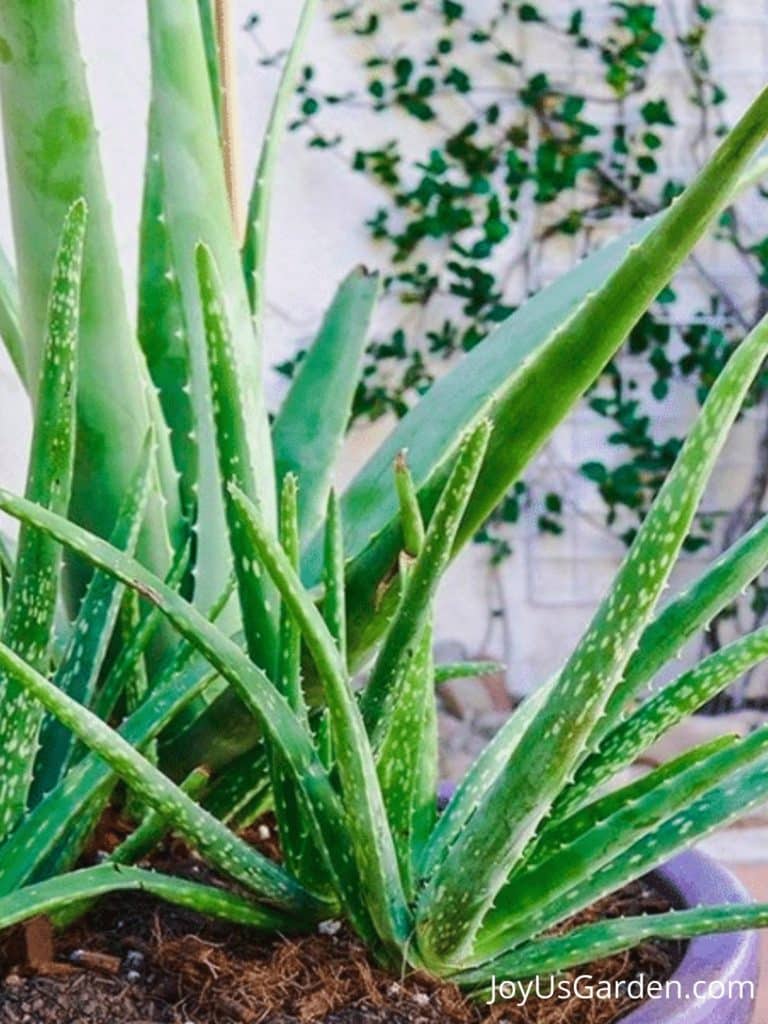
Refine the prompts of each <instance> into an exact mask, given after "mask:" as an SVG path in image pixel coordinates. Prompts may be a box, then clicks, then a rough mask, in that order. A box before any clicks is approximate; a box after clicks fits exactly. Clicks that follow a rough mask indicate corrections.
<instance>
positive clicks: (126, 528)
mask: <svg viewBox="0 0 768 1024" xmlns="http://www.w3.org/2000/svg"><path fill="white" fill-rule="evenodd" d="M152 444H153V441H152V438H151V437H148V438H147V440H146V441H145V443H144V450H143V452H142V458H141V462H140V464H139V466H138V467H137V469H136V474H135V476H134V479H133V483H132V487H131V489H130V490H129V491H128V492H127V493H126V495H125V496H124V498H123V502H122V505H121V507H120V512H119V516H118V520H117V522H116V523H115V527H114V529H113V531H112V536H111V538H110V541H111V543H112V544H114V546H115V547H117V548H120V549H121V550H124V551H128V552H129V553H130V554H133V552H134V550H135V548H136V542H137V541H138V537H139V530H140V528H141V524H142V521H143V519H144V512H145V510H146V506H147V498H148V497H149V488H150V484H151V476H150V471H151V466H152ZM122 597H123V588H122V587H121V586H120V585H119V584H118V583H117V582H116V581H115V580H114V579H113V578H112V577H111V576H107V575H106V574H104V573H98V572H97V573H94V575H93V576H92V577H91V581H90V583H89V584H88V589H87V590H86V592H85V597H84V598H83V601H82V603H81V605H80V610H79V611H78V614H77V618H76V619H75V623H74V626H73V630H72V637H71V639H70V642H69V645H68V646H67V649H66V651H65V653H64V657H63V658H62V660H61V661H60V662H59V665H58V667H57V669H56V673H55V675H54V678H53V682H54V685H56V686H57V687H58V688H59V689H60V690H62V691H63V692H64V693H67V694H69V696H70V697H72V698H73V699H74V700H76V701H77V702H78V703H80V704H87V705H90V703H91V701H92V699H93V695H94V693H95V690H96V683H97V680H98V678H99V673H100V672H101V667H102V665H103V663H104V658H105V656H106V653H107V647H108V645H109V642H110V639H111V637H112V630H113V628H114V625H115V620H116V618H117V614H118V611H119V610H120V602H121V600H122ZM71 749H72V734H71V733H70V732H69V730H67V729H65V728H64V727H63V726H62V725H61V724H60V723H59V722H58V721H57V720H56V719H55V718H47V719H46V720H45V721H44V723H43V727H42V729H41V735H40V753H39V755H38V758H37V761H36V763H35V776H34V782H33V786H32V791H31V793H30V801H31V803H32V804H35V803H37V802H38V801H39V800H40V799H41V798H42V797H43V796H44V795H45V793H47V792H49V790H51V789H53V787H54V786H55V785H56V783H57V782H58V781H59V779H60V778H61V774H62V772H63V770H64V768H65V766H66V764H67V762H68V760H69V756H70V752H71Z"/></svg>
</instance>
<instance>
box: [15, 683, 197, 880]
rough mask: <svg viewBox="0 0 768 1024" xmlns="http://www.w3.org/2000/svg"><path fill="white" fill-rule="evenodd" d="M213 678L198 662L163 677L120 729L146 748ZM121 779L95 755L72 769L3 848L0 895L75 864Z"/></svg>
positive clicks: (23, 819)
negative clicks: (184, 669)
mask: <svg viewBox="0 0 768 1024" xmlns="http://www.w3.org/2000/svg"><path fill="white" fill-rule="evenodd" d="M211 678H212V672H211V670H210V669H208V668H207V666H206V667H205V668H203V669H201V667H200V666H197V665H196V666H192V667H191V668H190V669H188V670H187V671H186V672H184V673H182V674H181V675H177V676H173V677H171V678H169V679H167V680H158V683H157V688H156V690H154V691H153V692H152V693H151V694H150V696H149V697H148V698H147V701H146V702H145V703H144V704H143V705H142V707H141V708H139V709H138V710H137V711H136V712H135V713H134V714H133V715H131V716H130V718H128V719H127V720H126V721H125V722H124V723H123V725H122V726H121V727H120V730H119V732H120V735H121V736H122V737H123V738H124V739H125V740H126V742H128V743H130V744H132V745H133V746H134V747H136V749H137V750H140V749H141V748H142V747H143V746H145V745H146V744H147V743H149V742H151V741H152V740H153V739H154V738H155V737H156V736H157V735H158V733H159V732H160V731H161V730H162V729H164V728H165V727H166V726H167V725H168V722H169V721H171V720H172V718H173V716H174V715H175V714H177V713H178V711H179V710H180V709H181V708H182V707H184V705H185V704H186V703H187V702H188V701H190V700H192V699H193V698H194V697H195V696H196V695H197V694H198V693H199V692H200V691H202V690H204V689H205V687H206V686H209V685H210V682H211ZM115 781H116V776H115V775H114V773H113V772H112V770H111V769H110V768H109V766H108V765H107V764H106V763H105V762H104V761H102V760H101V759H100V758H98V757H96V755H94V754H87V755H86V756H85V757H84V758H83V760H81V761H79V762H78V763H77V765H76V766H75V767H74V768H71V769H70V770H69V771H68V772H67V774H66V776H65V777H64V778H63V779H62V781H61V782H60V783H59V785H58V786H57V787H56V788H55V789H54V790H53V791H52V792H50V793H49V794H48V795H47V796H46V797H44V798H43V799H42V800H41V801H40V803H39V804H38V805H37V806H36V807H35V808H33V810H31V811H30V812H29V813H28V814H27V815H25V817H24V818H22V820H21V821H20V822H19V824H18V826H17V827H16V829H15V830H14V832H13V833H12V834H11V836H10V837H9V838H8V839H7V840H6V842H5V843H4V844H3V845H2V847H0V850H1V851H2V853H1V854H0V893H6V892H10V891H11V890H12V889H14V888H17V887H18V886H20V885H22V884H23V883H24V882H25V881H26V880H27V879H28V878H30V877H33V876H34V877H36V878H39V877H49V876H50V875H52V874H56V873H58V871H60V870H62V869H66V868H69V867H70V866H71V865H72V864H73V863H74V861H75V860H76V858H77V857H78V856H79V854H80V852H81V848H82V843H83V842H84V839H85V837H86V836H87V835H88V834H89V833H90V831H91V829H92V827H93V825H94V824H95V822H96V821H97V820H98V817H99V815H100V813H101V811H102V809H103V807H104V805H105V803H106V801H107V800H108V798H109V794H110V792H111V790H112V787H113V786H114V784H115ZM83 822H84V824H83ZM81 826H82V827H81ZM51 865H53V868H52V869H51V870H49V868H51Z"/></svg>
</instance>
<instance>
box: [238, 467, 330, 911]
mask: <svg viewBox="0 0 768 1024" xmlns="http://www.w3.org/2000/svg"><path fill="white" fill-rule="evenodd" d="M280 544H281V546H282V548H283V551H284V552H285V554H286V557H287V558H288V560H289V562H290V564H291V567H292V568H293V570H294V572H296V573H297V574H298V571H299V560H300V543H299V522H298V505H297V486H296V478H295V477H294V476H293V475H292V474H290V473H289V474H288V475H287V476H286V477H285V479H284V480H283V485H282V488H281V493H280ZM342 579H343V578H342ZM277 685H278V688H279V689H280V691H281V693H282V694H283V695H284V696H285V698H286V700H287V701H288V703H289V704H290V705H291V707H292V708H293V710H294V711H295V712H296V713H297V714H298V715H299V716H300V718H301V719H302V721H304V722H305V723H307V725H308V724H309V718H308V714H307V706H306V702H305V700H304V693H303V690H302V685H301V632H300V630H299V628H298V626H297V624H296V622H295V620H294V618H293V616H292V615H291V612H290V609H289V608H288V607H287V606H286V604H285V602H282V605H281V608H280V645H279V657H278V671H277ZM270 755H271V756H270V759H269V768H270V777H271V780H272V796H273V800H274V808H275V817H276V818H277V827H278V832H279V835H280V846H281V848H282V851H283V854H284V856H285V861H286V864H287V865H288V866H289V868H290V869H291V873H292V874H293V875H294V877H296V878H298V879H299V881H300V882H301V883H302V885H304V886H305V887H306V888H308V889H309V890H310V891H311V892H324V891H327V890H328V889H329V877H328V871H327V869H326V867H325V864H324V862H323V858H322V856H319V853H318V850H317V846H316V843H315V842H314V837H313V834H312V827H311V822H310V820H309V815H308V813H307V810H306V808H305V807H304V805H303V803H302V800H301V796H300V793H299V792H298V790H297V789H296V787H295V786H294V785H293V782H292V779H291V775H290V771H289V770H288V768H287V766H286V764H285V762H284V760H283V758H282V757H281V756H280V753H279V752H278V751H276V750H271V751H270ZM252 770H253V766H252V765H251V771H252ZM251 777H252V776H251Z"/></svg>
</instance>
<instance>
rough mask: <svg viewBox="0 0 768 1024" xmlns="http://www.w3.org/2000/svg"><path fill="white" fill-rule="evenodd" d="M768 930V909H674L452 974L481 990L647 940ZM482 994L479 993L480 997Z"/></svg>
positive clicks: (586, 930) (601, 925)
mask: <svg viewBox="0 0 768 1024" xmlns="http://www.w3.org/2000/svg"><path fill="white" fill-rule="evenodd" d="M765 927H768V904H764V903H753V904H751V905H748V906H742V905H739V904H734V905H728V904H725V905H722V906H717V905H715V906H710V907H697V908H695V909H693V910H673V911H669V912H667V913H663V914H645V915H643V916H642V917H620V918H614V919H612V920H608V921H600V922H598V923H597V924H587V925H582V926H581V927H580V928H574V929H573V930H572V931H569V932H566V933H565V934H564V935H557V936H554V937H552V938H544V939H538V940H537V941H536V942H530V943H528V944H527V945H526V946H523V947H521V948H519V949H515V950H513V951H512V952H511V953H509V954H507V955H505V956H502V957H499V958H498V959H497V960H494V961H492V962H491V963H488V964H487V965H484V966H483V967H481V968H477V969H475V970H470V971H464V972H461V973H458V974H456V975H454V977H453V980H454V981H455V982H456V983H457V984H458V985H461V986H462V987H463V988H475V989H476V988H477V986H479V985H484V984H487V983H488V980H489V979H490V978H491V977H492V976H494V975H495V976H496V977H499V978H527V977H530V976H532V975H534V974H549V973H552V972H555V973H558V974H559V973H560V972H561V971H566V970H568V968H570V967H576V966H578V965H579V964H584V963H594V962H595V961H597V960H602V959H603V958H604V957H608V956H613V954H614V953H620V952H622V951H623V950H625V949H632V947H634V946H638V945H640V943H642V942H645V941H647V940H648V939H660V940H664V939H668V940H670V941H671V940H674V939H692V938H694V937H695V936H697V935H715V934H718V933H722V932H740V931H747V930H748V929H752V928H765ZM477 994H478V995H480V994H481V993H479V992H478V993H477Z"/></svg>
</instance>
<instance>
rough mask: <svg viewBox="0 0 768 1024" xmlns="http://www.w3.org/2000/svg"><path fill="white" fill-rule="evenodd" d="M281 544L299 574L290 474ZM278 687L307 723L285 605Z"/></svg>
mask: <svg viewBox="0 0 768 1024" xmlns="http://www.w3.org/2000/svg"><path fill="white" fill-rule="evenodd" d="M280 543H281V545H282V547H283V551H285V553H286V556H287V557H288V559H289V560H290V563H291V565H292V566H293V568H294V569H296V570H297V571H298V568H299V560H300V557H301V551H300V540H299V511H298V493H297V480H296V477H295V476H294V475H293V474H292V473H289V474H288V475H287V476H285V477H284V478H283V483H282V487H281V489H280ZM277 685H278V688H279V689H280V692H281V693H282V694H283V696H284V697H285V698H286V700H287V701H288V703H289V704H290V705H291V707H292V708H293V710H294V711H296V712H298V713H299V714H301V715H302V716H303V717H304V718H305V719H306V714H307V709H306V704H305V702H304V694H303V692H302V689H301V632H300V630H299V628H298V626H297V625H296V623H295V622H294V619H293V616H292V615H291V613H290V611H289V609H288V608H287V607H286V606H285V603H283V604H282V605H281V608H280V656H279V661H278V674H277Z"/></svg>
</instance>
